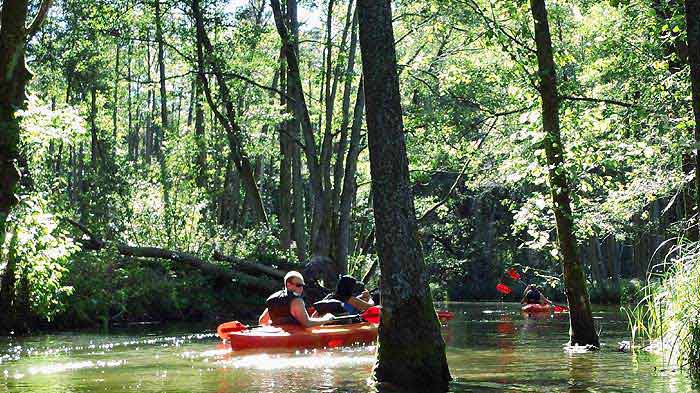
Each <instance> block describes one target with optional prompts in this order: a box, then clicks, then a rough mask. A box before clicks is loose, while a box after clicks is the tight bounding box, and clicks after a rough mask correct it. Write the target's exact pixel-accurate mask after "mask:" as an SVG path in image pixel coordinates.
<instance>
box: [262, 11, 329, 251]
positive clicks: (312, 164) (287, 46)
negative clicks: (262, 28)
mask: <svg viewBox="0 0 700 393" xmlns="http://www.w3.org/2000/svg"><path fill="white" fill-rule="evenodd" d="M270 5H271V6H272V12H273V15H274V18H275V26H276V28H277V32H278V34H279V36H280V39H281V40H282V45H283V47H284V54H285V57H286V59H287V70H288V74H287V86H288V89H289V95H290V96H291V98H292V99H293V100H294V105H293V108H294V117H295V118H296V120H297V121H298V122H299V123H300V124H301V130H302V134H303V139H304V145H305V146H304V147H305V148H304V153H305V155H306V165H307V168H308V171H309V180H310V183H311V191H312V197H313V199H312V205H311V206H312V209H313V210H312V211H313V215H312V220H311V248H312V253H313V255H314V256H327V255H328V252H329V250H330V248H329V244H328V243H329V240H330V239H329V238H328V231H323V230H322V229H323V226H324V225H325V221H326V217H324V214H325V213H326V207H325V203H326V199H327V198H326V196H325V190H324V187H323V173H322V170H321V163H320V162H319V157H318V154H317V148H316V141H315V135H314V129H313V126H312V124H311V118H310V116H309V108H308V106H307V104H306V98H305V96H304V90H303V87H302V84H301V73H300V71H299V58H298V49H297V44H296V43H297V42H298V40H297V39H295V37H294V30H292V35H291V36H290V32H289V30H288V28H287V26H286V24H285V21H284V18H283V16H282V10H281V6H280V2H279V0H270ZM295 14H296V13H294V14H292V13H291V12H290V18H291V17H293V15H295ZM290 25H291V26H294V25H295V23H294V22H292V23H290ZM293 28H294V27H292V29H293Z"/></svg>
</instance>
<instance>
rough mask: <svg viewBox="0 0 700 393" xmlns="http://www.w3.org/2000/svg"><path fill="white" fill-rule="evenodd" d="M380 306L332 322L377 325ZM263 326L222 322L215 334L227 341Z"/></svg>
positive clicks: (334, 319)
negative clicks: (360, 319)
mask: <svg viewBox="0 0 700 393" xmlns="http://www.w3.org/2000/svg"><path fill="white" fill-rule="evenodd" d="M381 311H382V310H381V306H372V307H370V308H368V309H367V310H365V311H364V312H363V313H362V314H356V315H343V316H340V317H334V318H333V320H332V321H342V320H345V319H352V318H357V317H361V318H362V319H364V320H365V321H367V322H369V323H374V324H377V323H379V317H380V316H381ZM262 326H265V325H254V326H248V325H245V324H243V323H241V322H238V321H230V322H224V323H222V324H221V325H219V327H217V328H216V333H217V334H218V335H219V337H221V339H222V340H227V339H228V335H229V334H231V333H235V332H240V331H243V330H246V329H252V328H256V327H262Z"/></svg>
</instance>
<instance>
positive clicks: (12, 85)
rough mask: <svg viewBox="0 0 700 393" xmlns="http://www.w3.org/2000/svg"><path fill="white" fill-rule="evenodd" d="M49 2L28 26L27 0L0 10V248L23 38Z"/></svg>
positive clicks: (9, 192)
mask: <svg viewBox="0 0 700 393" xmlns="http://www.w3.org/2000/svg"><path fill="white" fill-rule="evenodd" d="M50 6H51V1H50V0H44V1H43V2H42V3H41V6H40V8H39V12H38V13H37V16H36V17H35V19H34V21H32V23H31V25H29V29H27V11H28V7H29V2H28V1H27V0H5V1H3V3H2V11H0V250H2V249H4V248H5V247H4V246H5V233H6V231H7V218H8V216H9V214H10V211H11V210H12V208H13V207H14V206H15V205H16V204H17V202H18V200H17V198H16V196H15V194H16V192H17V183H18V182H19V179H20V174H19V172H18V171H17V166H18V161H19V159H20V151H19V141H20V134H19V133H20V124H19V120H20V119H19V117H18V116H17V110H18V109H22V108H24V106H25V100H26V95H25V87H26V85H27V83H28V82H29V80H30V79H31V77H32V74H31V73H30V72H29V70H28V69H27V65H26V63H25V50H26V46H27V41H28V40H29V39H31V36H32V35H33V34H34V33H35V32H36V31H37V30H38V29H39V27H40V26H41V24H42V23H43V21H44V19H45V18H46V14H47V13H48V9H49V7H50ZM0 257H2V254H0ZM1 262H2V261H0V263H1ZM11 270H12V269H10V266H9V263H8V266H7V267H6V268H5V271H4V272H3V276H2V279H1V280H0V282H1V284H0V291H2V290H3V289H6V288H3V287H4V284H5V281H6V280H13V279H14V277H12V276H14V272H11ZM6 293H7V292H2V293H0V298H4V297H5V296H6ZM8 298H9V295H8ZM6 300H8V299H6ZM3 308H4V306H2V305H0V325H2V326H9V325H7V324H5V321H4V319H5V317H6V315H4V312H6V311H7V310H3Z"/></svg>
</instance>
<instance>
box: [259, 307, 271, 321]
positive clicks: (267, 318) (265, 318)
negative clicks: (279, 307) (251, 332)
mask: <svg viewBox="0 0 700 393" xmlns="http://www.w3.org/2000/svg"><path fill="white" fill-rule="evenodd" d="M258 324H260V325H269V324H270V311H268V309H265V311H263V313H262V314H260V318H258Z"/></svg>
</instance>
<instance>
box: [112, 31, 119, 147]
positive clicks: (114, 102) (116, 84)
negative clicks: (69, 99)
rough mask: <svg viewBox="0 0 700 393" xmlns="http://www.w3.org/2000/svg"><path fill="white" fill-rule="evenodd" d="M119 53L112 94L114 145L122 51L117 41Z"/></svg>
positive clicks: (115, 60)
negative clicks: (120, 55)
mask: <svg viewBox="0 0 700 393" xmlns="http://www.w3.org/2000/svg"><path fill="white" fill-rule="evenodd" d="M116 47H117V55H116V57H115V59H114V91H113V96H112V105H114V107H113V108H112V139H113V140H114V141H113V143H114V147H115V148H116V147H117V144H116V143H117V113H118V110H119V54H120V52H121V46H120V45H119V41H117V42H116Z"/></svg>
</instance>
